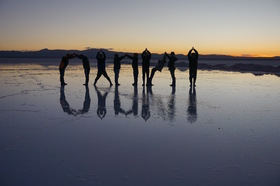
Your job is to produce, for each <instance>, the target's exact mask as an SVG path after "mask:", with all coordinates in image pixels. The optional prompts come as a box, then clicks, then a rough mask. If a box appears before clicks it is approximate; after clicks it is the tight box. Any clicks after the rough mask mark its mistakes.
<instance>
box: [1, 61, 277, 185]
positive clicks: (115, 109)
mask: <svg viewBox="0 0 280 186" xmlns="http://www.w3.org/2000/svg"><path fill="white" fill-rule="evenodd" d="M0 72H1V73H0V78H1V80H0V87H1V89H0V118H1V122H0V185H97V184H98V185H233V186H236V185H280V144H279V141H280V135H279V134H280V124H279V121H280V114H279V113H280V104H279V103H280V78H279V77H277V76H272V75H265V76H254V75H252V74H250V73H236V72H234V73H233V72H223V71H199V72H198V80H197V87H196V88H195V90H190V88H189V82H188V71H179V70H176V72H175V74H176V77H177V87H176V88H175V89H172V87H170V86H169V84H170V83H171V77H170V74H169V71H168V70H167V69H163V71H162V73H159V72H157V73H156V74H155V77H154V80H153V84H154V86H153V87H152V88H151V89H147V88H146V87H145V88H143V87H142V86H138V88H137V89H135V88H134V87H133V86H132V85H131V84H132V83H133V82H132V81H133V77H132V69H131V66H129V65H123V66H122V69H121V72H120V79H119V82H120V83H121V86H119V88H116V87H115V86H112V87H109V83H108V82H107V80H106V79H105V78H103V77H101V79H100V80H99V81H98V83H97V88H95V87H94V86H93V85H92V82H93V80H94V78H95V75H96V73H97V71H96V69H95V68H92V69H91V75H90V82H91V83H90V85H89V87H88V89H87V88H86V87H85V86H83V85H82V84H83V83H84V74H83V69H82V66H69V67H68V68H67V69H66V74H65V81H66V82H67V83H68V85H67V86H65V87H64V88H61V87H60V83H59V81H58V80H59V72H58V69H57V66H41V65H35V64H23V65H8V64H6V65H0ZM139 72H141V69H139ZM108 74H109V76H110V77H111V79H112V81H113V80H114V74H113V71H112V66H108ZM139 84H140V85H141V84H142V78H141V73H140V74H139ZM98 94H99V97H98Z"/></svg>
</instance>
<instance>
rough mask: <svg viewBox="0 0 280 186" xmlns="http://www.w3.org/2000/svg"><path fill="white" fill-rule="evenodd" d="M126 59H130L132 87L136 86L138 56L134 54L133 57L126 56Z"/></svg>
mask: <svg viewBox="0 0 280 186" xmlns="http://www.w3.org/2000/svg"><path fill="white" fill-rule="evenodd" d="M126 57H128V58H129V59H132V68H133V77H134V83H133V84H132V85H133V86H137V83H138V54H137V53H134V54H133V56H130V55H128V54H126Z"/></svg>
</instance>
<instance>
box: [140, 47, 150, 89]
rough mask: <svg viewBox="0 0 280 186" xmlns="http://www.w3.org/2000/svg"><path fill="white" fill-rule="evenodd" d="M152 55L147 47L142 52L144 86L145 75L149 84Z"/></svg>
mask: <svg viewBox="0 0 280 186" xmlns="http://www.w3.org/2000/svg"><path fill="white" fill-rule="evenodd" d="M151 56H152V55H151V53H150V51H149V50H148V49H147V48H146V49H145V50H144V51H143V52H142V78H143V84H142V86H145V75H146V79H147V84H148V79H149V68H150V60H151Z"/></svg>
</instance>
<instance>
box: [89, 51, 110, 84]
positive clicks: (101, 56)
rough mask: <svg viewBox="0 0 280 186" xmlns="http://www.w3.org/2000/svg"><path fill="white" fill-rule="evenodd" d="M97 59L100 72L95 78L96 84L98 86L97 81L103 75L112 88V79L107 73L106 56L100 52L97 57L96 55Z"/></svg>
mask: <svg viewBox="0 0 280 186" xmlns="http://www.w3.org/2000/svg"><path fill="white" fill-rule="evenodd" d="M96 59H97V66H98V72H97V76H96V78H95V81H94V84H93V85H96V83H97V80H98V79H99V78H100V77H101V75H103V76H104V77H105V78H106V79H107V80H108V81H109V83H110V86H112V85H113V84H112V82H111V79H110V78H109V76H108V74H107V72H106V69H105V68H106V65H105V61H106V55H105V53H104V52H103V51H102V50H100V51H99V52H98V53H97V55H96Z"/></svg>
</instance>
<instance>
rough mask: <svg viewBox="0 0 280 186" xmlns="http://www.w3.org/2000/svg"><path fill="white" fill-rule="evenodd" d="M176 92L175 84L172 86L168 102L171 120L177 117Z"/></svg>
mask: <svg viewBox="0 0 280 186" xmlns="http://www.w3.org/2000/svg"><path fill="white" fill-rule="evenodd" d="M175 92H176V88H175V86H172V92H171V95H170V97H169V102H168V118H169V120H170V121H173V120H174V119H175V113H176V110H175Z"/></svg>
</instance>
